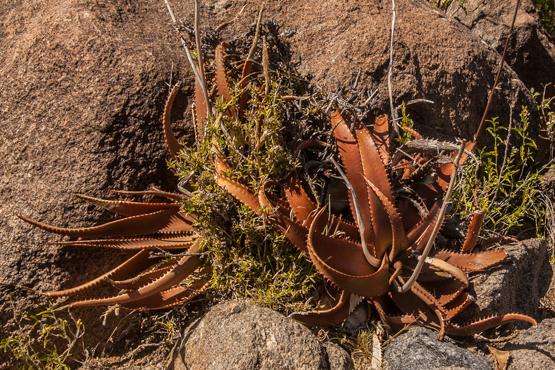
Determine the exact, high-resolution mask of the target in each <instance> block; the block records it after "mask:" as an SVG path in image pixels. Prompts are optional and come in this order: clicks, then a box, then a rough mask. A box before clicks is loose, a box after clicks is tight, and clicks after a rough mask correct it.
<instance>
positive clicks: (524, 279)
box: [460, 239, 553, 326]
mask: <svg viewBox="0 0 555 370" xmlns="http://www.w3.org/2000/svg"><path fill="white" fill-rule="evenodd" d="M503 248H504V249H505V251H506V252H507V253H508V254H509V258H508V259H507V260H506V262H504V263H502V264H500V265H498V266H494V267H492V268H490V269H488V270H487V271H485V272H484V273H478V274H475V275H472V276H471V278H470V282H471V286H470V288H469V292H470V294H472V295H473V296H475V297H478V300H477V301H476V304H475V305H471V306H470V307H468V308H467V309H465V310H464V311H463V312H462V314H461V315H460V319H461V320H465V319H466V320H467V321H469V320H471V319H473V318H478V317H484V316H488V315H492V314H506V313H511V312H517V313H522V314H525V315H528V316H531V317H534V318H535V319H537V320H538V319H539V318H540V316H539V314H540V313H539V311H538V308H539V305H540V299H542V297H543V296H544V295H545V293H546V292H547V290H548V288H549V284H550V282H551V279H552V277H553V270H552V268H551V265H550V263H549V252H548V250H547V242H546V241H545V239H530V240H525V241H522V242H519V243H513V244H508V245H506V246H504V247H503ZM525 325H526V326H529V324H525Z"/></svg>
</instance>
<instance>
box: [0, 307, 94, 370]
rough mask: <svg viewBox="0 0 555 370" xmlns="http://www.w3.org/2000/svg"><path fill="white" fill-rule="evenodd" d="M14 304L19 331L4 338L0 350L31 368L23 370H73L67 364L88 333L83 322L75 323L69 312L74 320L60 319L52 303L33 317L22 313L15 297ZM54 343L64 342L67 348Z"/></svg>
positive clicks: (16, 330) (77, 321) (15, 319)
mask: <svg viewBox="0 0 555 370" xmlns="http://www.w3.org/2000/svg"><path fill="white" fill-rule="evenodd" d="M10 303H11V307H12V311H13V318H14V325H15V326H16V328H15V330H14V332H13V334H12V335H11V336H10V337H8V338H5V339H2V341H1V342H0V349H3V350H4V352H7V351H10V352H11V353H12V354H13V355H14V357H16V358H17V359H19V360H22V361H24V362H25V363H26V364H27V366H28V367H27V368H26V367H25V366H23V369H69V368H70V367H69V366H68V365H67V364H66V362H67V361H68V359H70V358H71V356H72V351H73V349H74V348H75V346H76V344H77V343H78V342H79V341H80V339H81V338H82V337H83V335H84V334H85V327H84V326H83V323H82V322H81V320H80V319H78V320H75V319H74V318H73V316H72V315H71V313H70V312H69V311H68V313H69V317H70V320H66V319H62V318H60V317H58V316H56V312H55V310H54V308H53V306H52V303H50V304H49V306H48V308H47V309H46V310H44V311H42V312H39V313H38V314H36V315H30V316H29V315H27V314H19V313H18V312H17V310H16V307H15V303H14V301H13V300H12V298H11V297H10ZM54 342H57V343H62V344H63V348H65V349H63V350H62V348H58V346H56V344H55V343H54Z"/></svg>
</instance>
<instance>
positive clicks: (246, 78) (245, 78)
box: [239, 59, 252, 120]
mask: <svg viewBox="0 0 555 370" xmlns="http://www.w3.org/2000/svg"><path fill="white" fill-rule="evenodd" d="M251 69H252V60H250V59H247V60H245V64H243V72H242V73H241V90H242V92H241V96H239V119H240V120H243V118H244V114H245V109H247V103H248V101H249V92H248V91H247V86H248V85H249V82H250V74H251Z"/></svg>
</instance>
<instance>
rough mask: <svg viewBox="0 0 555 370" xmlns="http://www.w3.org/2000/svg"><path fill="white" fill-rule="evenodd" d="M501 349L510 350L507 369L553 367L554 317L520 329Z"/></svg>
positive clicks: (554, 359)
mask: <svg viewBox="0 0 555 370" xmlns="http://www.w3.org/2000/svg"><path fill="white" fill-rule="evenodd" d="M501 349H503V350H504V351H510V352H511V358H510V360H509V367H508V368H509V370H519V369H555V318H551V319H545V320H543V321H542V322H540V323H539V324H538V326H537V327H532V328H529V329H526V330H522V331H521V332H520V333H519V335H518V337H516V338H515V339H513V340H511V341H510V342H509V343H507V344H505V345H504V346H503V347H501Z"/></svg>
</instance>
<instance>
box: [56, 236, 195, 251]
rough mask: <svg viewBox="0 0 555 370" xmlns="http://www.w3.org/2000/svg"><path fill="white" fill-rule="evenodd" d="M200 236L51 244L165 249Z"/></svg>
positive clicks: (183, 246)
mask: <svg viewBox="0 0 555 370" xmlns="http://www.w3.org/2000/svg"><path fill="white" fill-rule="evenodd" d="M198 238H199V235H198V234H188V235H187V234H185V235H183V234H176V235H167V236H165V237H161V236H160V237H153V236H147V237H143V238H120V239H95V240H72V241H67V242H51V243H48V244H50V245H73V246H81V247H104V248H115V249H127V250H136V249H144V248H147V249H154V248H161V249H164V250H174V249H184V248H188V247H190V246H191V244H192V243H193V242H194V241H195V240H197V239H198Z"/></svg>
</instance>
